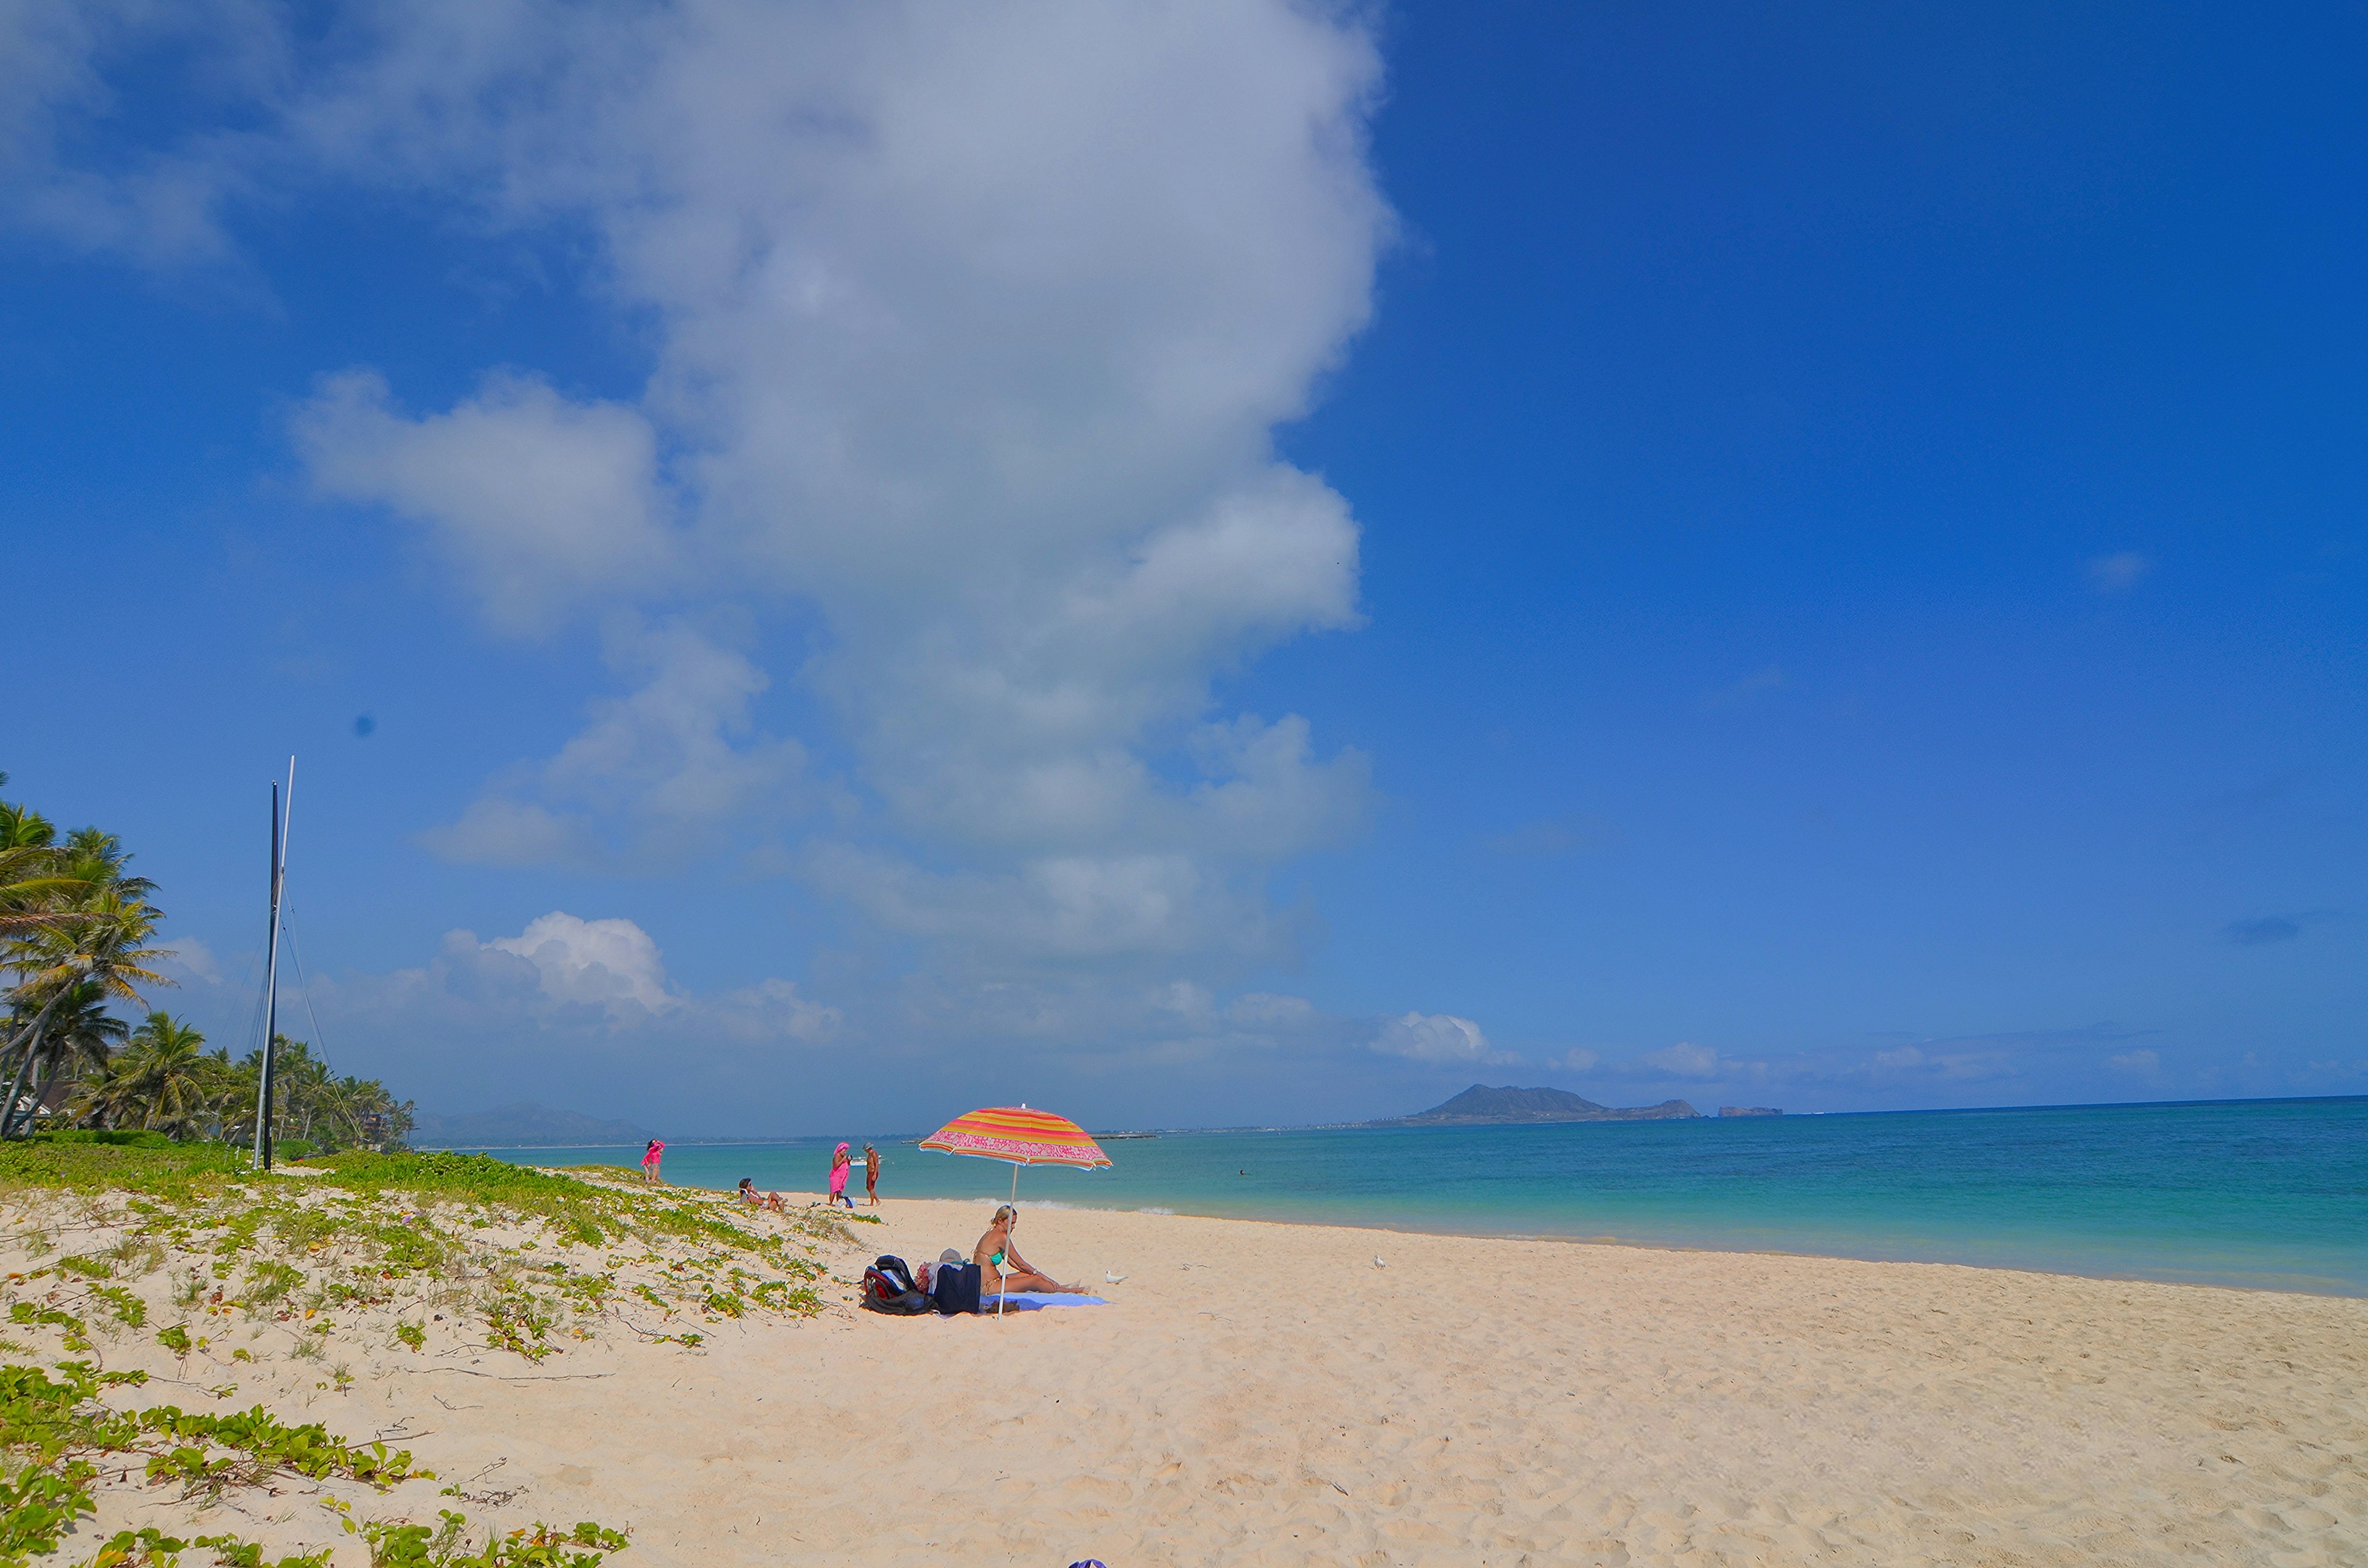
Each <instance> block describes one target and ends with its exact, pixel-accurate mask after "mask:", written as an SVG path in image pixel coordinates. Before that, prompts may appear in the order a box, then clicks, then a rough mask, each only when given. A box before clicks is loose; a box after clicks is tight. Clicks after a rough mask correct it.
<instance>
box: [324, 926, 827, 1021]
mask: <svg viewBox="0 0 2368 1568" xmlns="http://www.w3.org/2000/svg"><path fill="white" fill-rule="evenodd" d="M313 990H314V991H315V992H316V993H317V994H319V995H320V997H321V1000H322V1006H323V1010H324V1013H326V1014H327V1015H328V1016H330V1017H336V1018H340V1019H341V1020H342V1021H343V1022H344V1023H346V1024H347V1025H363V1026H375V1027H377V1028H381V1029H383V1028H394V1029H396V1030H398V1031H408V1032H415V1033H419V1034H427V1035H435V1034H445V1035H450V1034H452V1033H455V1032H458V1033H460V1034H461V1035H463V1036H490V1037H491V1038H492V1039H494V1040H497V1041H501V1042H505V1043H504V1045H503V1047H502V1049H507V1048H510V1047H515V1048H516V1049H518V1050H520V1051H530V1050H533V1049H535V1047H534V1044H533V1041H534V1040H535V1039H536V1038H538V1037H545V1036H548V1037H552V1038H554V1039H591V1040H607V1041H609V1042H610V1043H611V1044H612V1045H615V1046H624V1047H632V1046H634V1045H636V1044H639V1045H642V1046H645V1047H650V1048H661V1047H662V1048H665V1049H673V1048H675V1047H676V1046H677V1045H683V1046H695V1045H696V1042H698V1041H700V1040H708V1039H712V1038H713V1037H715V1036H717V1035H722V1036H724V1037H727V1038H729V1039H732V1040H737V1041H742V1042H749V1043H758V1044H762V1043H767V1042H770V1043H782V1042H790V1043H796V1044H808V1043H812V1042H814V1041H818V1040H825V1039H828V1038H829V1037H830V1036H831V1035H832V1034H833V1033H834V1032H835V1031H836V1030H837V1027H838V1023H839V1017H840V1015H839V1012H838V1009H837V1008H835V1007H829V1006H823V1005H821V1004H818V1003H815V1002H814V1001H812V1000H810V999H808V998H807V997H805V996H804V995H803V994H802V993H801V992H800V991H799V989H798V987H797V986H796V985H795V984H793V983H791V982H789V981H786V980H780V979H768V980H763V981H759V982H757V983H755V984H753V985H748V986H742V987H739V988H736V989H734V990H730V991H723V992H718V993H712V994H696V993H693V992H689V991H687V990H685V989H683V988H682V987H680V986H678V985H676V984H675V983H673V982H672V981H671V980H670V979H668V977H667V974H666V959H665V955H664V954H663V953H662V952H661V951H660V950H659V949H658V945H657V942H656V941H655V939H654V938H653V937H651V936H650V934H649V933H648V932H647V931H644V930H643V929H642V927H641V926H638V925H636V924H634V923H633V922H632V921H631V920H625V919H618V918H609V919H599V920H586V919H584V918H582V917H581V916H578V915H570V914H567V913H566V912H565V911H564V910H553V911H552V913H550V914H549V915H542V916H540V917H539V918H537V919H535V920H532V921H530V922H529V923H528V925H527V926H526V929H525V930H523V931H521V932H519V933H518V935H517V936H515V937H494V938H492V939H491V940H480V939H479V938H478V937H477V935H476V934H475V933H474V932H472V931H452V932H448V933H447V934H446V935H445V937H444V941H443V945H442V947H441V948H440V949H439V950H438V954H437V956H436V959H435V960H434V961H432V962H430V963H428V964H427V965H425V966H423V967H421V968H417V969H405V970H397V971H394V972H393V973H392V974H384V975H367V974H365V975H347V976H345V977H343V978H342V979H337V978H332V977H328V976H315V977H313ZM521 1031H523V1034H522V1033H521Z"/></svg>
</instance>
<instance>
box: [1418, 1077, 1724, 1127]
mask: <svg viewBox="0 0 2368 1568" xmlns="http://www.w3.org/2000/svg"><path fill="white" fill-rule="evenodd" d="M1701 1114H1702V1112H1700V1111H1698V1110H1696V1109H1694V1108H1693V1107H1691V1106H1690V1105H1688V1104H1687V1103H1686V1102H1685V1101H1683V1100H1663V1101H1662V1102H1661V1103H1660V1104H1659V1105H1648V1106H1635V1107H1633V1108H1627V1109H1615V1108H1612V1107H1611V1106H1601V1105H1597V1104H1596V1103H1595V1102H1594V1101H1593V1100H1590V1099H1582V1098H1580V1097H1579V1096H1577V1095H1574V1094H1571V1093H1569V1092H1568V1091H1566V1090H1563V1089H1515V1088H1509V1087H1508V1088H1502V1089H1492V1088H1489V1087H1487V1086H1486V1085H1483V1084H1474V1085H1472V1086H1471V1087H1470V1088H1468V1089H1466V1090H1464V1091H1463V1093H1462V1094H1460V1095H1458V1096H1455V1097H1454V1098H1453V1099H1452V1100H1449V1101H1448V1102H1447V1103H1446V1104H1445V1105H1438V1106H1433V1107H1431V1108H1429V1110H1426V1111H1422V1112H1420V1113H1418V1114H1417V1115H1414V1116H1401V1117H1396V1118H1394V1119H1391V1120H1389V1121H1387V1122H1384V1123H1380V1124H1379V1125H1383V1126H1389V1127H1483V1126H1495V1125H1501V1124H1503V1123H1506V1122H1520V1121H1659V1120H1664V1119H1670V1118H1679V1117H1689V1116H1700V1115H1701Z"/></svg>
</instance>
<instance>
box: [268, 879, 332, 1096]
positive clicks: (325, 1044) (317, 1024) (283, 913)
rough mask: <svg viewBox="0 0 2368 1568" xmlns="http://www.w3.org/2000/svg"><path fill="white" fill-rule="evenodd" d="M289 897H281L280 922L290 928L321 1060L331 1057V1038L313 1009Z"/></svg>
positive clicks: (292, 952) (299, 987) (292, 953)
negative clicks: (290, 914) (318, 1042)
mask: <svg viewBox="0 0 2368 1568" xmlns="http://www.w3.org/2000/svg"><path fill="white" fill-rule="evenodd" d="M288 916H289V904H288V897H287V895H286V894H285V893H282V894H281V895H280V899H279V924H280V925H282V926H286V927H287V928H288V951H289V953H290V956H292V957H293V958H294V959H295V960H296V989H297V991H298V992H299V993H300V994H302V996H303V998H304V1016H305V1017H308V1018H310V1019H312V1020H313V1039H314V1040H318V1041H320V1044H321V1060H322V1061H324V1062H326V1061H327V1060H328V1059H329V1039H328V1036H326V1035H324V1034H323V1033H322V1032H321V1015H320V1014H318V1013H315V1012H314V1011H313V987H312V986H311V985H310V984H308V983H306V982H305V979H304V952H303V949H302V948H300V947H298V946H297V945H296V922H295V921H293V920H291V919H290V918H289V917H288Z"/></svg>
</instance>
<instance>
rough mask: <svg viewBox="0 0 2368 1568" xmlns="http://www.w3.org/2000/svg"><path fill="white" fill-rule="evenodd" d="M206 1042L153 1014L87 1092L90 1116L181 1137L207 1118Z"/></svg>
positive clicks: (173, 1020) (185, 1026)
mask: <svg viewBox="0 0 2368 1568" xmlns="http://www.w3.org/2000/svg"><path fill="white" fill-rule="evenodd" d="M205 1044H206V1037H205V1036H204V1035H202V1034H199V1032H198V1031H197V1030H196V1029H194V1028H191V1027H190V1026H189V1025H188V1024H186V1023H183V1022H181V1021H179V1020H177V1019H176V1018H174V1017H171V1016H170V1015H169V1014H166V1013H164V1012H161V1011H159V1012H153V1013H150V1014H149V1015H148V1017H147V1020H146V1021H145V1022H144V1023H142V1025H141V1026H140V1028H139V1031H138V1032H137V1033H135V1034H133V1035H132V1037H131V1043H130V1044H129V1045H127V1046H126V1047H125V1048H124V1049H123V1051H121V1052H120V1054H118V1055H117V1056H115V1057H114V1058H113V1059H112V1060H110V1061H108V1062H106V1063H105V1064H104V1071H103V1073H102V1074H100V1075H99V1076H97V1077H96V1078H94V1079H92V1080H91V1081H90V1084H89V1088H88V1090H87V1094H88V1106H87V1110H86V1112H85V1114H90V1115H94V1116H96V1117H98V1118H101V1119H105V1120H107V1121H108V1122H109V1123H110V1124H111V1125H113V1126H116V1127H128V1126H134V1125H136V1126H138V1127H139V1128H140V1129H141V1130H142V1131H154V1132H167V1133H171V1134H174V1135H175V1136H180V1135H182V1134H184V1133H187V1132H188V1131H190V1130H192V1129H193V1128H195V1127H196V1126H197V1125H198V1124H199V1121H201V1120H202V1119H203V1118H204V1116H205V1114H206V1110H207V1104H206V1098H207V1096H206V1079H207V1075H208V1074H207V1072H206V1064H207V1060H208V1059H207V1056H206V1054H205Z"/></svg>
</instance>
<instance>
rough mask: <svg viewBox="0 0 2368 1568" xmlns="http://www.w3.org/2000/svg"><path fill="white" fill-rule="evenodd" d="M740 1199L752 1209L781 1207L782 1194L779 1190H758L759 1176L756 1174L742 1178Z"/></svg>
mask: <svg viewBox="0 0 2368 1568" xmlns="http://www.w3.org/2000/svg"><path fill="white" fill-rule="evenodd" d="M740 1201H741V1202H743V1203H745V1204H746V1205H747V1206H748V1207H749V1208H751V1209H780V1208H781V1195H780V1193H778V1192H759V1191H757V1178H756V1177H754V1176H742V1177H741V1178H740Z"/></svg>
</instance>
